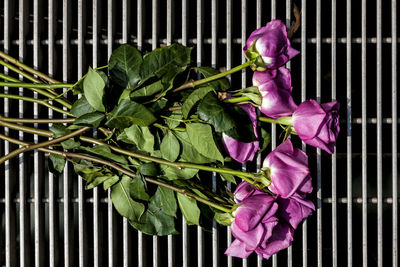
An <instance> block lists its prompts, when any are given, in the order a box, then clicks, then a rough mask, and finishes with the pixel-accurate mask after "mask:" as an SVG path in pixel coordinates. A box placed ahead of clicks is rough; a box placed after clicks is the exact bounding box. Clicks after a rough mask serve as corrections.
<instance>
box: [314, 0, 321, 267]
mask: <svg viewBox="0 0 400 267" xmlns="http://www.w3.org/2000/svg"><path fill="white" fill-rule="evenodd" d="M316 2H317V7H316V11H317V14H316V41H317V43H316V55H315V56H316V97H317V101H318V102H320V101H321V60H322V58H321V0H317V1H316ZM316 150H317V243H318V244H317V245H318V247H317V263H318V267H322V200H321V199H322V189H321V188H322V179H321V149H319V148H317V149H316Z"/></svg>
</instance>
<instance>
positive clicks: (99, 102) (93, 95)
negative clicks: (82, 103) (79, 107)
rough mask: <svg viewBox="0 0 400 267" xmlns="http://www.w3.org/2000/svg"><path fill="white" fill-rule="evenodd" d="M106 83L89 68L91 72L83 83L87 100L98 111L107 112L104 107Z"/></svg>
mask: <svg viewBox="0 0 400 267" xmlns="http://www.w3.org/2000/svg"><path fill="white" fill-rule="evenodd" d="M105 85H106V84H105V82H104V80H103V78H101V76H100V75H99V74H98V73H97V72H96V71H94V70H93V69H92V68H90V67H89V72H88V73H87V75H86V78H85V80H84V81H83V91H84V93H85V97H86V100H87V101H88V102H89V104H90V105H91V106H92V107H93V108H94V109H95V110H97V111H101V112H105V111H106V109H105V107H104V105H103V95H104V87H105Z"/></svg>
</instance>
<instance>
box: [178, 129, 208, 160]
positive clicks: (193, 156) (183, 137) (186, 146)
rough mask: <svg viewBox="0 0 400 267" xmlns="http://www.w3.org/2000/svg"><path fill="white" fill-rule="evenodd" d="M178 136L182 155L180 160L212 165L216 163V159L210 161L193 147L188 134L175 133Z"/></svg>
mask: <svg viewBox="0 0 400 267" xmlns="http://www.w3.org/2000/svg"><path fill="white" fill-rule="evenodd" d="M175 134H176V136H177V137H178V139H179V141H180V144H181V148H182V153H181V156H180V160H182V161H186V162H192V163H200V164H202V163H210V162H214V161H215V160H214V159H210V158H207V157H204V156H203V155H201V154H200V153H199V152H197V150H196V149H195V148H194V147H193V145H192V143H191V142H190V139H189V136H188V134H187V132H178V131H177V132H175Z"/></svg>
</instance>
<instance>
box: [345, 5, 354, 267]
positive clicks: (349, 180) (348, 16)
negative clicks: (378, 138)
mask: <svg viewBox="0 0 400 267" xmlns="http://www.w3.org/2000/svg"><path fill="white" fill-rule="evenodd" d="M346 38H347V39H348V40H350V39H351V1H350V0H347V1H346ZM351 75H352V74H351V42H347V43H346V88H347V90H346V95H347V104H346V107H347V199H348V202H347V266H352V265H353V230H352V224H353V212H352V210H353V201H352V196H353V192H352V179H353V177H352V157H351V150H352V138H351V134H352V132H351V101H352V99H351V90H352V88H351Z"/></svg>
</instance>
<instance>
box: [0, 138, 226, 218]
mask: <svg viewBox="0 0 400 267" xmlns="http://www.w3.org/2000/svg"><path fill="white" fill-rule="evenodd" d="M0 139H3V140H6V141H8V142H11V143H15V144H18V145H21V146H24V147H29V146H32V145H30V144H29V143H26V142H23V141H20V140H17V139H14V138H11V137H8V136H6V135H3V134H0ZM37 149H38V150H39V151H42V152H46V153H51V154H56V155H59V156H62V157H64V158H80V159H85V160H88V161H92V162H96V163H99V164H102V165H106V166H109V167H111V168H113V169H115V170H117V171H120V172H121V173H123V174H126V175H127V176H129V177H132V178H135V177H136V174H135V173H132V172H130V171H128V170H126V169H124V168H122V167H120V166H118V165H117V164H115V163H112V162H110V161H106V160H102V159H98V158H93V157H90V156H86V155H81V154H77V153H71V152H62V151H57V150H54V149H48V148H44V147H39V148H37ZM144 179H145V180H146V181H147V182H149V183H152V184H156V185H159V186H162V187H165V188H168V189H171V190H173V191H175V192H178V193H180V194H183V195H186V196H188V197H191V198H194V199H195V200H197V201H199V202H202V203H204V204H206V205H209V206H211V207H214V208H216V209H219V210H221V211H223V212H230V211H231V209H230V208H227V207H225V206H222V205H220V204H217V203H215V202H212V201H210V200H208V199H204V198H202V197H200V196H198V195H196V194H193V193H191V192H188V191H186V190H185V189H182V188H178V187H175V186H173V185H170V184H167V183H165V182H163V181H160V180H156V179H153V178H149V177H144Z"/></svg>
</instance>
